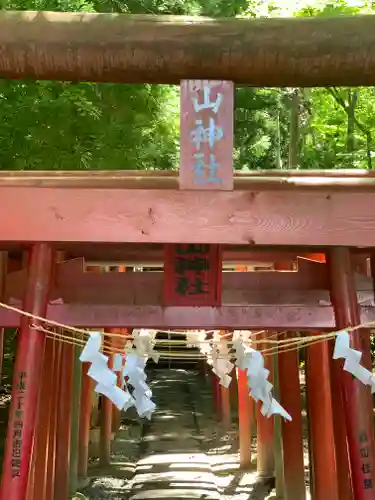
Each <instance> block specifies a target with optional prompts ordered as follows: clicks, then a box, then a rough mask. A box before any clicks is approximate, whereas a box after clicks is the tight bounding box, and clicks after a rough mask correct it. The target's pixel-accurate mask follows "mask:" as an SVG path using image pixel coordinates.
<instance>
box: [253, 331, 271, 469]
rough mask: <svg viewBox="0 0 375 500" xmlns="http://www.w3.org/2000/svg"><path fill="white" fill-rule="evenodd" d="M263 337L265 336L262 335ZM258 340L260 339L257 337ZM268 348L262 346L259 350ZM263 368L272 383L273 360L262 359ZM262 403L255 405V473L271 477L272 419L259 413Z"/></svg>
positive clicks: (266, 345) (268, 357)
mask: <svg viewBox="0 0 375 500" xmlns="http://www.w3.org/2000/svg"><path fill="white" fill-rule="evenodd" d="M263 335H264V336H265V335H266V334H263ZM258 338H259V340H260V339H261V338H262V337H261V336H260V335H259V337H258ZM267 347H269V345H268V344H264V345H263V346H261V348H265V349H266V348H267ZM264 367H265V368H266V369H267V370H269V371H270V375H269V377H268V380H269V381H270V382H271V383H272V374H273V358H272V356H265V357H264ZM261 407H262V403H261V402H258V403H257V471H258V474H259V476H262V477H273V476H274V473H275V441H274V418H273V417H270V418H267V417H264V416H263V415H262V414H261V413H260V409H261Z"/></svg>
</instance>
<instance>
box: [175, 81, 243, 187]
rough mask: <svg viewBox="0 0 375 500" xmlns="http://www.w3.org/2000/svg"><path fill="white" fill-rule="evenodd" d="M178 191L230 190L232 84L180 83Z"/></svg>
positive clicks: (216, 82)
mask: <svg viewBox="0 0 375 500" xmlns="http://www.w3.org/2000/svg"><path fill="white" fill-rule="evenodd" d="M180 92H181V98H180V100H181V111H180V117H181V118H180V137H181V138H180V148H181V149H180V157H181V161H180V163H181V164H180V189H199V190H200V189H205V190H208V189H209V190H218V191H231V190H232V189H233V93H234V85H233V83H232V82H224V81H215V80H183V81H182V82H181V90H180Z"/></svg>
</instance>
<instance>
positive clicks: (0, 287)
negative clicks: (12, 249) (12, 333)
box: [0, 252, 23, 386]
mask: <svg viewBox="0 0 375 500" xmlns="http://www.w3.org/2000/svg"><path fill="white" fill-rule="evenodd" d="M7 271H8V254H7V252H0V297H1V300H2V301H4V300H6V299H5V289H6V281H7ZM22 297H23V295H22ZM3 359H4V328H0V386H2V375H3Z"/></svg>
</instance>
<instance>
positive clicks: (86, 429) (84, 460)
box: [78, 363, 94, 478]
mask: <svg viewBox="0 0 375 500" xmlns="http://www.w3.org/2000/svg"><path fill="white" fill-rule="evenodd" d="M89 368H90V363H83V365H82V390H81V407H80V420H79V444H78V477H80V478H85V477H87V467H88V459H89V440H90V417H91V400H92V391H93V389H94V383H93V380H92V378H91V377H89V376H88V375H87V372H88V369H89Z"/></svg>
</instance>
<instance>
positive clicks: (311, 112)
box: [0, 0, 375, 170]
mask: <svg viewBox="0 0 375 500" xmlns="http://www.w3.org/2000/svg"><path fill="white" fill-rule="evenodd" d="M3 5H4V4H3ZM5 6H6V8H7V9H21V10H22V9H27V10H54V11H92V12H124V13H137V14H149V15H152V14H175V15H179V14H182V15H204V16H212V17H221V16H227V17H228V16H229V17H230V16H232V17H233V16H241V17H260V16H268V17H270V16H273V17H275V16H285V15H289V16H291V15H294V16H332V15H342V14H345V15H356V14H359V13H363V12H366V13H372V12H373V10H372V9H373V7H372V4H371V2H369V1H362V2H360V1H358V2H354V1H352V0H350V1H348V2H345V1H344V0H335V1H332V2H330V3H327V2H326V1H325V0H324V1H323V0H322V1H320V2H319V1H314V2H313V1H311V2H308V1H307V2H306V1H305V2H301V1H299V2H288V3H287V2H282V1H281V0H279V1H276V0H274V1H271V2H264V1H261V0H233V1H232V2H223V1H222V0H9V1H8V2H7V3H6V5H4V7H5ZM292 95H293V89H272V88H269V89H255V88H250V87H242V88H238V89H237V91H236V110H235V151H234V157H235V163H236V168H238V169H242V170H251V169H268V168H276V167H283V168H288V166H289V165H291V163H290V150H291V147H292V146H291V141H297V142H296V144H294V145H293V147H294V148H295V149H296V150H297V153H298V155H297V156H298V167H299V168H343V167H346V168H347V167H355V168H372V158H373V155H374V151H375V146H374V145H373V137H372V130H373V129H374V125H375V114H374V106H375V95H374V89H373V88H361V89H345V88H343V89H324V88H321V89H319V88H318V89H301V90H300V91H299V103H298V109H297V110H296V109H294V108H293V105H292ZM296 112H297V115H298V134H297V135H296V134H294V135H295V136H293V137H292V132H291V127H292V126H291V122H293V120H292V116H293V113H294V114H295V113H296ZM178 153H179V90H178V88H177V87H172V86H166V85H108V84H106V85H104V84H90V83H80V84H72V83H64V82H22V81H21V82H16V81H4V80H3V81H0V168H1V169H10V170H11V169H15V170H23V169H25V170H26V169H38V170H41V169H43V170H44V169H46V170H52V169H64V170H75V169H175V168H178Z"/></svg>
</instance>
